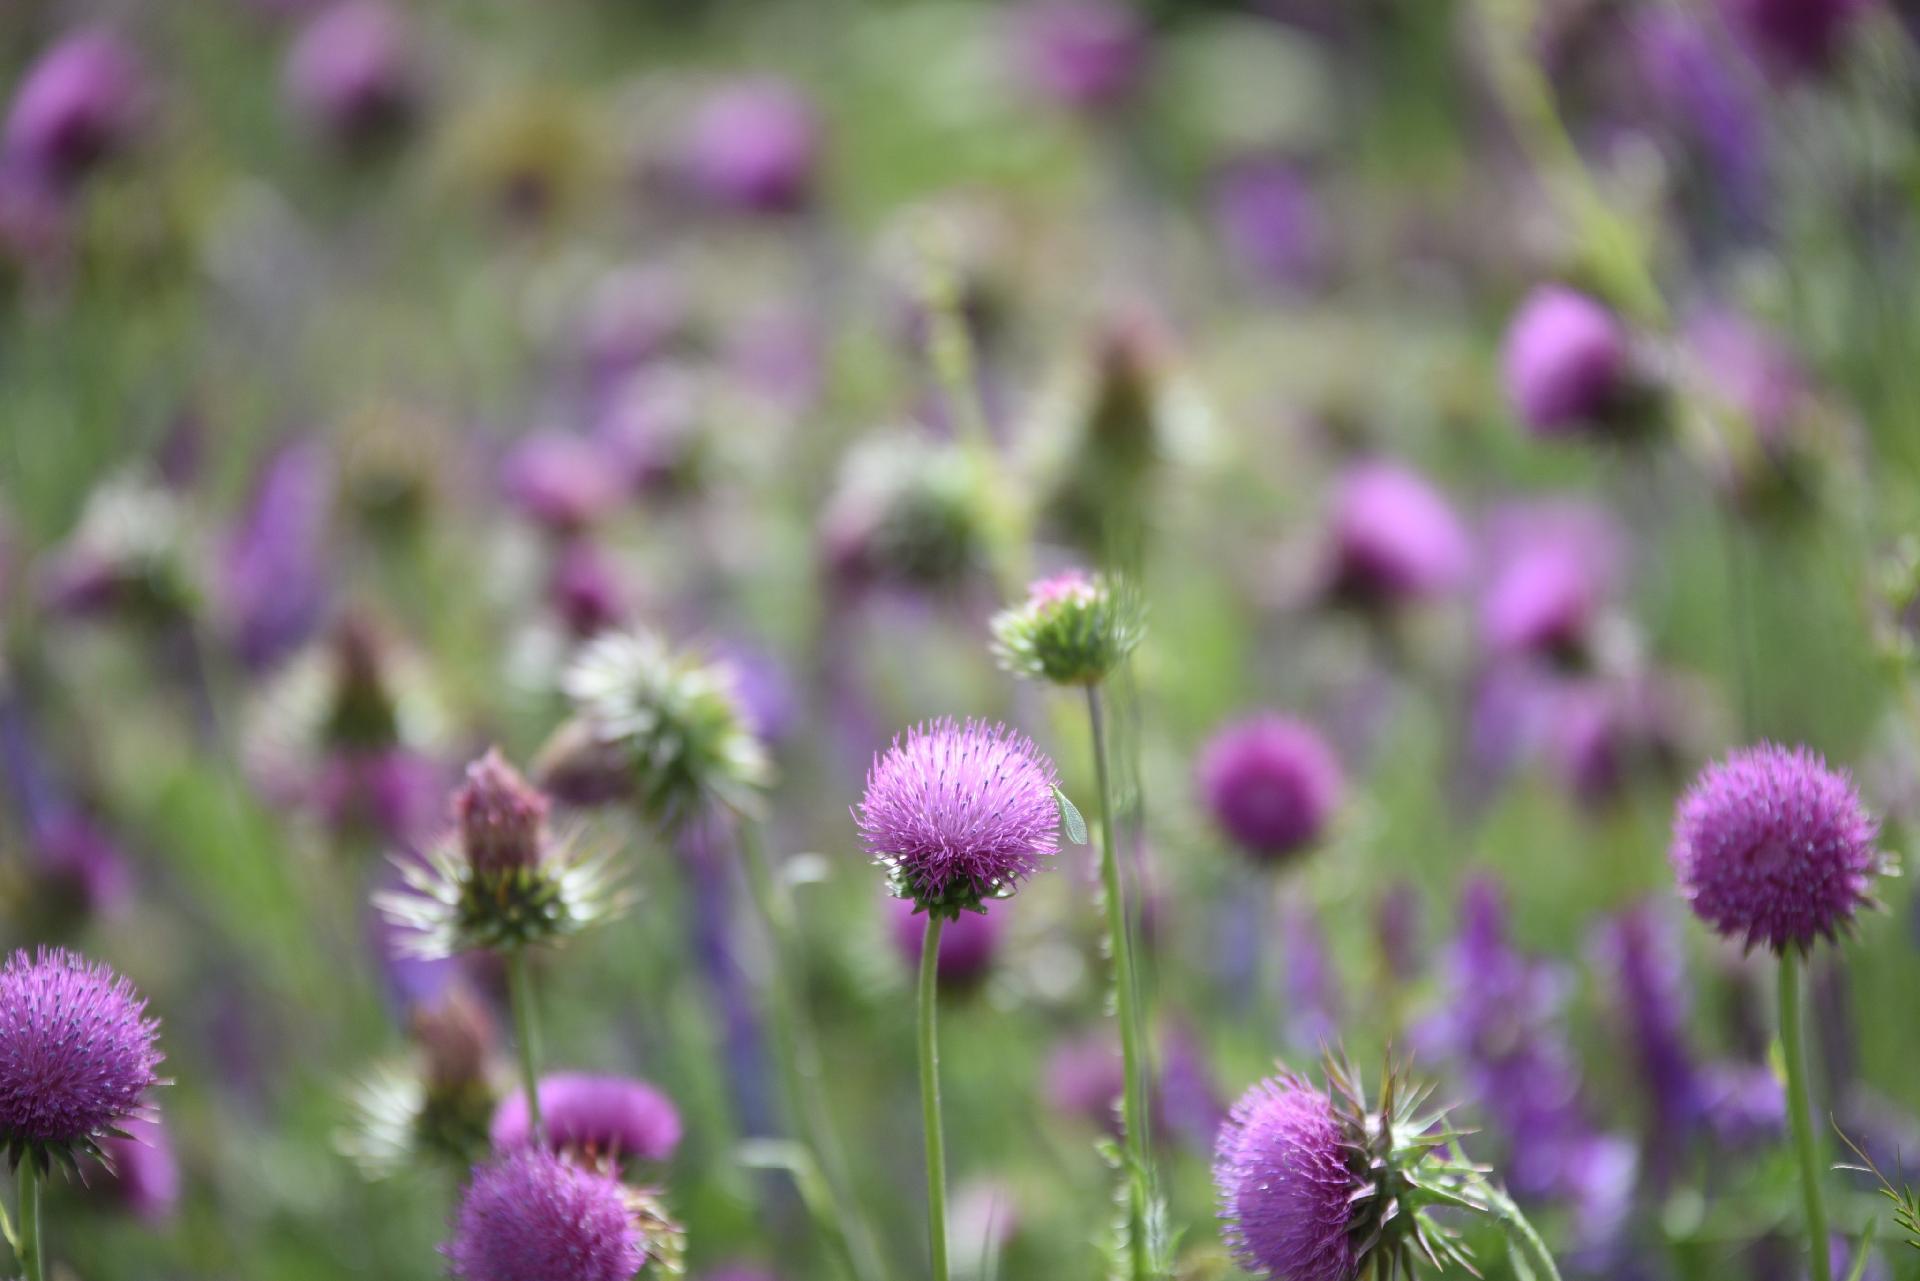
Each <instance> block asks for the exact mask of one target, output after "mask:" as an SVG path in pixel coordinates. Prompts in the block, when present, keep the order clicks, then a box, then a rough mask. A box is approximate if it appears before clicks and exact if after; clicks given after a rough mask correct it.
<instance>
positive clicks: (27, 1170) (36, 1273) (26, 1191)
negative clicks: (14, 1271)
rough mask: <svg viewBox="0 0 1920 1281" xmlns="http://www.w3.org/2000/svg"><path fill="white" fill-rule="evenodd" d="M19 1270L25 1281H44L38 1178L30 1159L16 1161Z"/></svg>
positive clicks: (44, 1258)
mask: <svg viewBox="0 0 1920 1281" xmlns="http://www.w3.org/2000/svg"><path fill="white" fill-rule="evenodd" d="M17 1231H18V1235H19V1238H20V1246H19V1249H18V1251H17V1253H18V1254H19V1256H20V1271H21V1272H23V1273H25V1274H26V1281H47V1255H46V1246H45V1245H44V1244H42V1243H43V1242H44V1241H45V1239H46V1238H45V1237H44V1236H42V1235H41V1231H40V1176H39V1175H38V1174H36V1173H35V1172H34V1166H33V1161H32V1160H31V1159H28V1160H23V1161H21V1162H20V1225H19V1228H18V1230H17Z"/></svg>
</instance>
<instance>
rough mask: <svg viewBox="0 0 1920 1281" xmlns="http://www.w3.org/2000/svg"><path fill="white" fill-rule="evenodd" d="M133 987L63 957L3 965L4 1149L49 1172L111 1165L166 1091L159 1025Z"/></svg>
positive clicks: (13, 1159)
mask: <svg viewBox="0 0 1920 1281" xmlns="http://www.w3.org/2000/svg"><path fill="white" fill-rule="evenodd" d="M146 1008H147V1003H146V1002H145V1001H144V1000H142V999H141V997H140V995H139V994H138V993H137V992H135V991H134V990H133V985H132V984H130V983H128V982H127V981H126V979H124V978H122V977H120V976H119V975H117V974H115V973H114V972H113V971H112V970H110V969H108V968H107V967H106V966H104V965H100V964H97V963H95V962H91V961H88V960H86V959H84V958H83V957H80V956H77V955H75V954H74V953H72V952H68V951H65V950H61V949H53V950H49V949H45V948H43V949H41V950H40V952H39V953H37V954H36V955H33V956H29V955H28V954H27V953H26V952H15V953H14V954H13V955H12V957H10V958H9V959H8V960H7V962H6V964H5V966H4V967H0V1151H4V1152H5V1153H6V1156H7V1161H8V1163H9V1164H10V1165H12V1166H18V1165H19V1164H20V1162H22V1161H31V1162H33V1164H34V1165H35V1167H37V1168H38V1169H39V1170H40V1172H41V1173H42V1174H45V1173H46V1172H47V1171H48V1170H49V1169H51V1168H52V1165H53V1163H54V1162H55V1161H59V1162H60V1163H62V1164H63V1165H66V1166H67V1167H69V1168H72V1167H74V1166H75V1165H76V1163H77V1161H78V1159H79V1158H80V1157H82V1156H90V1157H93V1158H95V1159H97V1160H102V1161H104V1160H105V1159H106V1158H105V1154H104V1152H103V1151H102V1148H101V1143H102V1142H103V1141H104V1140H106V1139H108V1138H112V1137H116V1136H118V1135H120V1134H121V1133H122V1132H123V1127H124V1123H125V1122H126V1121H127V1120H128V1119H129V1118H130V1117H133V1116H135V1115H136V1114H137V1113H138V1112H139V1110H140V1106H141V1097H142V1096H143V1095H144V1094H145V1093H146V1092H147V1090H148V1089H150V1088H152V1087H153V1086H155V1085H158V1084H160V1083H161V1082H160V1079H159V1077H157V1076H156V1075H155V1073H154V1069H155V1068H156V1067H158V1066H159V1064H160V1050H159V1047H158V1046H157V1045H156V1043H155V1040H156V1037H157V1035H158V1033H159V1029H160V1025H159V1023H158V1022H157V1021H156V1020H154V1019H150V1018H147V1017H146Z"/></svg>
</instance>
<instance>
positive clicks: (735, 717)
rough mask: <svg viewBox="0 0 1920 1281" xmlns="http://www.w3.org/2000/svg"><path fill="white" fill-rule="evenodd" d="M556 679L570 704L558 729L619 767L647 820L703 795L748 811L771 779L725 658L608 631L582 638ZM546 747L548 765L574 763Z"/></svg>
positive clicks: (669, 817)
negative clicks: (571, 713)
mask: <svg viewBox="0 0 1920 1281" xmlns="http://www.w3.org/2000/svg"><path fill="white" fill-rule="evenodd" d="M561 684H562V688H563V689H564V690H565V692H566V695H567V697H568V698H569V699H570V700H571V701H572V703H573V706H574V710H575V717H574V720H573V721H571V722H569V727H567V728H563V731H562V732H563V733H567V734H571V735H572V737H573V738H574V740H575V742H576V747H577V750H576V752H575V753H574V755H575V756H578V755H580V754H581V753H585V754H587V755H590V756H592V758H593V759H594V760H595V761H596V762H598V763H599V764H600V765H602V766H603V767H604V766H605V765H607V764H610V763H613V762H618V764H619V765H620V766H622V767H624V769H625V771H626V774H627V778H628V780H629V784H630V788H631V791H630V797H631V799H632V801H633V803H634V805H635V806H636V807H637V808H638V809H639V811H640V813H641V814H642V815H643V816H644V817H645V818H647V819H648V820H649V821H650V822H654V823H660V824H665V825H675V824H678V823H680V822H682V821H684V820H685V819H686V818H688V817H689V816H690V815H692V814H694V813H696V812H698V811H699V810H700V809H702V808H704V807H706V806H707V805H708V804H709V803H716V804H719V805H721V806H723V807H725V808H727V809H731V810H735V811H740V812H746V811H751V810H752V809H753V808H754V807H755V806H756V805H757V804H758V802H759V797H760V793H761V791H762V789H764V788H765V787H766V786H767V784H768V783H769V782H770V781H771V779H772V766H771V764H770V762H769V761H768V759H767V751H766V748H765V746H764V745H763V744H762V743H761V742H760V740H759V739H758V738H757V737H755V736H754V733H753V731H752V730H751V728H749V725H748V722H747V719H746V716H745V713H744V711H743V709H742V706H741V703H740V698H739V695H738V691H737V689H736V683H735V679H734V672H733V669H732V668H731V667H730V666H728V665H727V664H725V663H719V662H709V661H707V660H706V659H705V658H704V657H702V656H699V655H695V654H690V653H684V652H682V653H676V652H675V651H673V650H672V649H670V648H669V647H668V645H667V643H666V641H665V640H663V639H662V638H661V637H660V636H658V635H656V634H654V633H652V632H648V631H635V632H612V633H608V634H607V635H604V636H601V637H599V638H598V639H596V640H595V641H593V642H592V643H591V644H590V645H588V646H587V648H586V649H585V650H584V651H583V652H582V653H581V655H580V657H579V658H578V660H576V661H575V663H574V665H573V666H572V667H571V668H570V669H569V670H568V671H567V673H566V675H565V677H564V678H563V679H562V682H561ZM581 726H584V727H585V729H584V732H583V731H582V730H581V729H580V728H579V727H581ZM546 755H547V759H548V763H549V765H552V766H553V767H555V768H563V767H565V766H566V765H568V764H571V763H573V760H572V758H569V759H567V760H558V759H556V758H555V757H554V756H553V755H552V754H551V753H548V754H546Z"/></svg>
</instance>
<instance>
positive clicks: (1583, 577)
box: [1480, 502, 1624, 662]
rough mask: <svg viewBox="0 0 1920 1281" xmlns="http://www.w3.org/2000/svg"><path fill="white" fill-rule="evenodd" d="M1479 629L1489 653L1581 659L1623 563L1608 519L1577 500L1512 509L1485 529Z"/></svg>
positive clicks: (1615, 534) (1503, 655) (1618, 536)
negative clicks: (1485, 563)
mask: <svg viewBox="0 0 1920 1281" xmlns="http://www.w3.org/2000/svg"><path fill="white" fill-rule="evenodd" d="M1488 544H1489V549H1488V556H1487V560H1488V562H1489V567H1490V568H1489V576H1488V579H1487V583H1486V587H1485V590H1484V594H1483V595H1482V598H1481V603H1480V629H1481V634H1482V636H1483V637H1484V639H1485V641H1486V644H1487V647H1488V649H1490V650H1491V651H1492V652H1493V653H1494V654H1495V655H1498V656H1502V657H1513V656H1519V655H1532V656H1539V657H1546V658H1551V659H1555V660H1559V661H1562V662H1578V661H1580V660H1581V659H1583V658H1584V656H1585V652H1586V649H1587V644H1588V641H1589V639H1590V633H1591V632H1592V629H1593V625H1594V623H1595V621H1596V620H1597V618H1598V616H1599V614H1600V610H1601V608H1602V606H1603V605H1604V604H1605V603H1606V600H1607V597H1608V596H1609V595H1610V594H1611V593H1612V592H1613V591H1614V590H1615V589H1616V587H1617V585H1618V579H1619V576H1620V566H1621V562H1622V560H1623V559H1624V556H1623V549H1622V547H1621V539H1620V535H1619V532H1618V530H1617V528H1616V526H1615V524H1614V522H1613V519H1612V517H1611V516H1609V515H1608V514H1607V513H1606V512H1604V511H1603V510H1601V509H1599V508H1596V507H1588V506H1585V505H1583V504H1579V503H1571V502H1569V503H1552V502H1548V503H1537V504H1525V505H1518V506H1515V507H1512V508H1509V509H1506V510H1504V511H1502V512H1499V513H1496V515H1495V518H1494V520H1493V521H1492V522H1491V524H1490V526H1489V529H1488Z"/></svg>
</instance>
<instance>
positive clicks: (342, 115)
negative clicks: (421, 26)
mask: <svg viewBox="0 0 1920 1281" xmlns="http://www.w3.org/2000/svg"><path fill="white" fill-rule="evenodd" d="M286 93H287V98H288V100H289V102H290V103H291V104H292V107H293V109H294V110H295V111H296V112H297V113H298V114H299V116H300V117H301V119H302V120H303V121H304V122H305V123H306V124H307V125H308V126H309V127H310V128H311V129H313V131H314V132H315V133H317V134H319V135H321V136H322V137H324V138H326V139H328V140H329V141H330V142H332V143H334V144H335V145H336V146H339V147H340V148H342V149H343V150H361V149H365V148H368V147H372V146H376V145H378V144H379V143H381V142H383V141H385V140H386V139H388V138H390V137H392V136H393V135H394V134H396V133H398V132H399V131H400V130H401V129H403V128H404V127H405V126H406V124H407V123H408V121H409V119H410V118H411V117H412V115H413V111H414V106H415V102H414V99H415V96H416V86H415V84H414V71H413V66H412V55H411V53H410V51H409V49H408V47H407V34H406V30H405V28H404V27H403V26H402V25H401V22H400V17H399V15H398V14H397V13H395V12H394V11H393V10H392V9H390V8H388V7H387V6H386V5H384V4H381V3H377V0H340V3H337V4H334V5H332V6H331V7H329V8H327V9H324V10H322V11H321V12H320V13H319V14H318V15H316V16H315V17H314V18H313V19H312V20H311V21H309V22H308V23H307V24H306V26H305V27H304V28H302V30H301V32H300V34H299V36H298V37H297V38H296V39H295V41H294V43H293V48H292V50H291V51H290V52H289V53H288V55H287V66H286Z"/></svg>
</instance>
